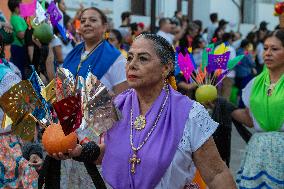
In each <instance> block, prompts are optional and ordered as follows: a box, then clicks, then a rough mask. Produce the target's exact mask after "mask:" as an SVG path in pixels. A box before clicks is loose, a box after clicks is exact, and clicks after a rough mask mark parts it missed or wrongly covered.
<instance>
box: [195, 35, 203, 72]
mask: <svg viewBox="0 0 284 189" xmlns="http://www.w3.org/2000/svg"><path fill="white" fill-rule="evenodd" d="M205 46H206V41H205V40H204V39H203V37H202V36H200V35H198V36H196V37H195V38H194V39H193V41H192V55H193V58H194V62H195V64H196V66H197V67H199V66H200V65H201V63H202V52H203V49H204V48H205Z"/></svg>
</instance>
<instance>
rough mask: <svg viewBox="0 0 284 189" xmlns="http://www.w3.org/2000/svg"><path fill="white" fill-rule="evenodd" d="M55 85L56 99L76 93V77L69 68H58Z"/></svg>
mask: <svg viewBox="0 0 284 189" xmlns="http://www.w3.org/2000/svg"><path fill="white" fill-rule="evenodd" d="M55 85H56V101H60V100H62V99H64V98H67V97H69V96H73V95H74V94H75V79H74V77H73V74H72V73H71V72H70V71H69V70H68V69H65V68H58V69H57V72H56V78H55Z"/></svg>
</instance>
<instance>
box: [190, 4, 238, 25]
mask: <svg viewBox="0 0 284 189" xmlns="http://www.w3.org/2000/svg"><path fill="white" fill-rule="evenodd" d="M213 12H216V13H218V18H219V20H220V19H225V20H227V21H229V22H230V24H228V28H227V29H228V30H236V29H237V23H238V19H239V13H238V8H237V7H236V5H235V4H234V3H233V2H232V1H231V0H194V2H193V19H194V20H195V19H199V20H201V21H202V22H203V26H204V28H206V27H207V26H209V25H210V24H211V21H210V18H209V15H210V14H211V13H213Z"/></svg>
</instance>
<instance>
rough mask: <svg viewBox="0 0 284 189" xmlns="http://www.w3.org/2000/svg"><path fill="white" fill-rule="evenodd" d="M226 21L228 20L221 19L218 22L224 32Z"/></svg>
mask: <svg viewBox="0 0 284 189" xmlns="http://www.w3.org/2000/svg"><path fill="white" fill-rule="evenodd" d="M228 23H229V22H228V21H226V20H224V19H221V20H220V21H219V23H218V27H219V28H221V29H222V30H223V31H224V32H226V31H227V25H228Z"/></svg>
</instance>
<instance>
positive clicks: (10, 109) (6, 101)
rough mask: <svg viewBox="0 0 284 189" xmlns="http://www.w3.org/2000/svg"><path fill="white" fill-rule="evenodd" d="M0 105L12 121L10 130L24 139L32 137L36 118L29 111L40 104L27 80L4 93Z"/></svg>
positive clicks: (40, 105)
mask: <svg viewBox="0 0 284 189" xmlns="http://www.w3.org/2000/svg"><path fill="white" fill-rule="evenodd" d="M0 106H1V108H2V109H3V110H4V112H5V113H6V114H7V115H8V116H9V117H10V118H11V120H12V121H13V125H12V132H14V131H16V133H17V134H19V136H20V137H22V138H25V139H30V138H32V137H33V131H34V126H35V123H36V120H35V119H33V116H32V115H30V113H32V112H33V111H34V110H35V108H39V107H42V104H41V101H40V99H39V98H38V96H37V95H36V92H35V91H34V89H33V87H32V84H31V83H30V82H29V81H27V80H23V81H21V82H20V83H18V84H16V85H14V86H13V87H12V88H10V89H9V90H8V91H7V92H6V93H4V94H3V95H2V96H1V98H0ZM17 131H21V132H17Z"/></svg>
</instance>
